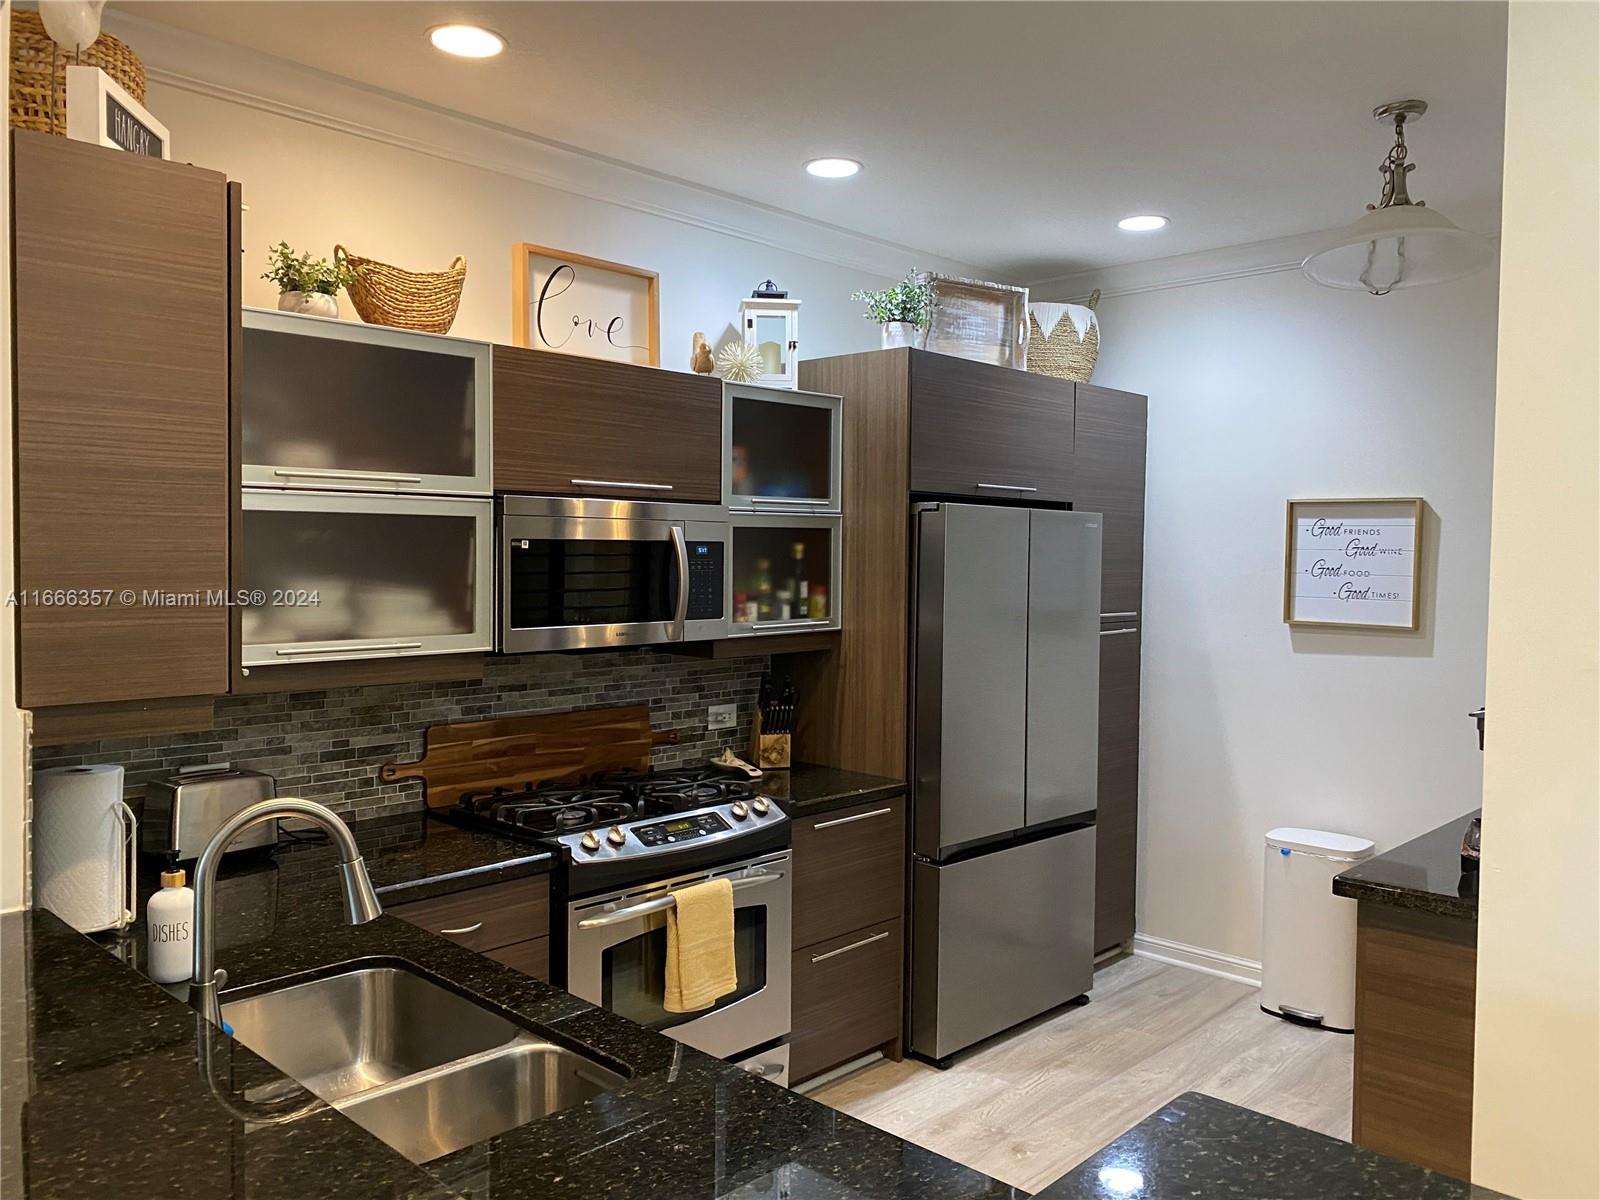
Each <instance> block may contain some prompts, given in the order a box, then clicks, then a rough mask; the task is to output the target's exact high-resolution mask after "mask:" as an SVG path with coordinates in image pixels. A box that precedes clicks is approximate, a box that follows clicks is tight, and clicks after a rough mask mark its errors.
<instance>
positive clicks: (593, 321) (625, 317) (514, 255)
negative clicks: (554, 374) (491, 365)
mask: <svg viewBox="0 0 1600 1200" xmlns="http://www.w3.org/2000/svg"><path fill="white" fill-rule="evenodd" d="M562 268H565V269H567V270H568V272H569V274H568V275H566V276H564V277H562V279H564V280H565V283H566V286H560V287H559V290H557V287H558V286H559V285H558V284H553V283H552V277H553V276H556V275H557V274H558V273H559V271H560V270H561V269H562ZM541 269H542V271H543V274H541ZM557 297H562V300H561V302H560V303H559V304H557V303H556V298H557ZM624 309H626V311H623V310H624ZM511 310H512V325H511V336H512V343H513V344H514V345H517V346H523V347H526V348H528V349H531V350H547V351H551V352H553V353H556V354H576V355H580V356H583V357H586V358H602V359H606V360H608V361H611V362H631V363H634V364H636V365H638V366H650V367H659V366H660V365H661V294H660V278H659V276H658V275H657V274H656V272H654V271H647V270H645V269H644V268H642V267H630V266H628V265H627V264H626V263H618V262H611V261H610V260H608V259H604V258H595V257H593V256H591V255H588V254H574V253H573V252H572V251H570V250H558V249H556V248H555V247H553V246H541V245H538V244H537V243H535V242H518V243H517V244H516V245H515V246H513V247H512V248H511ZM641 324H642V325H643V327H644V329H643V332H644V337H645V340H644V341H643V342H636V341H634V340H633V339H634V338H636V337H637V336H638V333H637V332H636V330H637V329H638V327H639V326H640V325H641ZM558 330H559V331H560V332H558Z"/></svg>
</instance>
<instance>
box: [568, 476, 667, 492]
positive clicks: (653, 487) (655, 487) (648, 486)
mask: <svg viewBox="0 0 1600 1200" xmlns="http://www.w3.org/2000/svg"><path fill="white" fill-rule="evenodd" d="M567 482H568V483H571V484H576V485H577V486H579V487H620V488H638V489H640V490H641V491H646V492H670V491H671V490H672V485H671V484H670V483H636V482H635V481H633V480H631V479H569V480H567Z"/></svg>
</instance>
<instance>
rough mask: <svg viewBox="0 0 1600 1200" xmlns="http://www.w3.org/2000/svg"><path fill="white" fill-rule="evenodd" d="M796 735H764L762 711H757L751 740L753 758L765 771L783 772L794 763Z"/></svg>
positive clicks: (758, 709)
mask: <svg viewBox="0 0 1600 1200" xmlns="http://www.w3.org/2000/svg"><path fill="white" fill-rule="evenodd" d="M793 737H794V735H793V734H789V733H762V732H761V710H760V708H757V709H756V718H755V725H754V727H753V729H752V732H751V735H750V738H751V741H752V743H753V744H752V745H751V747H750V752H751V757H752V758H753V759H754V761H755V765H756V766H758V767H760V768H761V769H762V770H763V771H783V770H787V769H788V768H789V765H790V763H791V761H792V759H791V757H790V756H791V747H792V739H793Z"/></svg>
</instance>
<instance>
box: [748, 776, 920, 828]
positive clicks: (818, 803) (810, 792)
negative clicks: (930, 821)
mask: <svg viewBox="0 0 1600 1200" xmlns="http://www.w3.org/2000/svg"><path fill="white" fill-rule="evenodd" d="M755 783H756V786H757V787H758V788H760V789H761V791H762V793H763V794H764V795H767V796H770V797H772V798H773V799H774V800H776V801H777V802H778V803H779V804H780V805H782V806H783V811H784V812H786V813H788V814H789V815H790V816H791V817H795V818H799V817H811V816H815V815H816V814H818V813H825V812H830V811H832V810H833V809H836V808H849V807H851V806H852V805H855V804H869V803H871V802H872V801H874V800H888V799H890V798H891V797H894V796H901V795H904V794H905V790H906V784H905V780H903V779H888V778H886V777H884V776H882V775H866V774H863V773H862V772H860V771H842V770H840V769H839V768H837V767H814V766H810V765H808V764H804V763H801V764H798V765H796V766H795V767H793V768H792V769H791V770H788V771H767V772H766V773H764V774H763V775H762V777H761V778H760V779H758V780H756V781H755Z"/></svg>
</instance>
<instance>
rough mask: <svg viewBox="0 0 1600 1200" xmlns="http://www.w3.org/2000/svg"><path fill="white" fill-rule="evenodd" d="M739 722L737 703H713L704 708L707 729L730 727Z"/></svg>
mask: <svg viewBox="0 0 1600 1200" xmlns="http://www.w3.org/2000/svg"><path fill="white" fill-rule="evenodd" d="M738 723H739V706H738V705H737V704H713V705H712V706H711V707H710V708H708V709H706V728H707V729H732V728H733V727H734V726H735V725H737V724H738Z"/></svg>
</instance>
